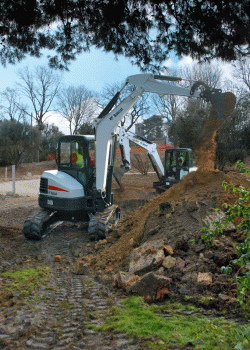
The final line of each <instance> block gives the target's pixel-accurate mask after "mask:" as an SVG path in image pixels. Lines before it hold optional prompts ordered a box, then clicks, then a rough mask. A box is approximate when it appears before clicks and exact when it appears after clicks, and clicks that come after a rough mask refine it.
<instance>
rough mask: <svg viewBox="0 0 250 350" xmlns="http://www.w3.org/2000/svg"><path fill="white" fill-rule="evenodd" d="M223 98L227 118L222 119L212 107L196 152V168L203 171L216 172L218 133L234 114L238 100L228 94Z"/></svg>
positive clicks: (231, 94)
mask: <svg viewBox="0 0 250 350" xmlns="http://www.w3.org/2000/svg"><path fill="white" fill-rule="evenodd" d="M223 97H224V100H223V107H224V116H225V118H221V117H220V116H219V114H218V112H217V111H216V109H215V107H214V106H212V108H211V111H210V114H209V116H208V118H207V121H206V124H205V127H204V129H203V131H202V134H201V137H200V139H199V141H198V147H197V149H196V152H195V157H196V166H197V167H198V168H200V169H201V170H203V171H212V170H214V160H215V152H216V141H215V137H216V133H217V131H218V130H219V128H220V127H221V126H222V124H223V123H224V122H225V120H226V119H227V118H228V117H229V116H230V115H231V114H232V112H233V110H234V107H235V102H236V98H235V95H234V94H233V93H231V92H226V93H224V94H223Z"/></svg>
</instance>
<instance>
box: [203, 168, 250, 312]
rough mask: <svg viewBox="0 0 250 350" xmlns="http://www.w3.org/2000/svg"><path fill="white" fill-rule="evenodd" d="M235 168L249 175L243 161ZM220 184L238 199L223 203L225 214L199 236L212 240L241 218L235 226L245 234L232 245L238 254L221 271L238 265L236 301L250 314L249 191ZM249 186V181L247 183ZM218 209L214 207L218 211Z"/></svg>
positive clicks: (224, 182)
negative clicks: (231, 202) (224, 228)
mask: <svg viewBox="0 0 250 350" xmlns="http://www.w3.org/2000/svg"><path fill="white" fill-rule="evenodd" d="M235 167H236V168H238V170H239V171H240V172H241V173H242V172H245V173H246V175H250V169H249V168H247V167H244V163H243V162H240V161H238V162H237V163H236V166H235ZM222 186H223V187H224V188H225V190H227V191H232V192H233V193H234V194H238V199H237V200H236V201H235V203H233V204H228V203H224V204H223V206H224V207H225V208H226V213H225V215H224V216H223V217H222V218H220V219H219V220H217V221H214V222H212V225H213V227H214V228H213V229H211V224H208V225H207V226H206V227H204V228H203V229H202V232H203V233H204V235H203V236H202V237H201V239H202V240H204V241H210V242H213V241H214V237H215V236H219V235H222V234H223V227H224V226H228V223H229V222H234V221H235V219H236V218H241V221H240V223H239V224H238V225H237V226H236V230H237V231H238V232H240V233H241V234H243V235H245V239H244V242H242V243H241V244H240V245H236V244H235V245H234V248H235V251H236V253H237V255H238V256H239V257H238V258H237V259H235V260H233V261H231V262H230V264H229V265H228V266H222V268H221V272H227V273H231V272H232V270H233V269H232V266H231V265H232V264H234V265H235V264H236V265H238V266H239V267H240V269H239V270H238V272H237V273H236V275H235V279H236V283H237V293H238V302H239V304H240V305H241V306H242V308H243V309H244V310H245V311H246V312H247V313H248V314H250V192H249V191H248V190H247V189H246V188H245V187H243V186H239V187H235V186H234V185H233V184H232V183H231V184H229V183H227V182H226V181H223V183H222ZM249 187H250V183H249ZM218 210H219V209H215V211H218Z"/></svg>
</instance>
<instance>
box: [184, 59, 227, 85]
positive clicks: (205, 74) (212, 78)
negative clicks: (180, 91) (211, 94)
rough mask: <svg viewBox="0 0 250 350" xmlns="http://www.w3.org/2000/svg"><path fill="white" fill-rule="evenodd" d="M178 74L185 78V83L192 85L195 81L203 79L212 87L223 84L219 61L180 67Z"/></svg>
mask: <svg viewBox="0 0 250 350" xmlns="http://www.w3.org/2000/svg"><path fill="white" fill-rule="evenodd" d="M178 74H179V76H180V77H182V78H184V79H185V80H184V81H183V83H184V85H185V86H187V87H190V86H191V85H192V84H193V82H194V81H202V82H203V83H205V84H207V85H208V86H210V87H212V88H220V87H221V85H222V68H221V67H220V65H219V62H215V63H209V62H205V63H191V64H186V65H184V66H182V67H180V68H179V70H178Z"/></svg>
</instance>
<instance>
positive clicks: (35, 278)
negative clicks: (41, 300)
mask: <svg viewBox="0 0 250 350" xmlns="http://www.w3.org/2000/svg"><path fill="white" fill-rule="evenodd" d="M49 274H50V268H49V267H47V266H40V267H37V268H35V269H32V268H22V269H16V270H12V271H5V272H2V273H1V274H0V275H1V276H2V277H3V278H4V279H3V282H4V283H3V286H4V288H3V292H5V293H9V294H11V293H12V294H14V293H19V296H21V297H22V296H24V297H25V296H29V295H31V294H32V293H33V292H34V290H35V289H36V288H37V287H38V286H39V285H41V284H45V283H46V282H47V280H48V277H49Z"/></svg>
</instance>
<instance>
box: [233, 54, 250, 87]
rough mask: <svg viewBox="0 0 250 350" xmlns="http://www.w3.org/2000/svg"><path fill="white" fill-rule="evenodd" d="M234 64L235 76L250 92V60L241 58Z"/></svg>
mask: <svg viewBox="0 0 250 350" xmlns="http://www.w3.org/2000/svg"><path fill="white" fill-rule="evenodd" d="M232 66H233V67H234V72H233V76H234V78H236V79H237V80H239V81H241V82H242V83H243V84H244V85H245V87H246V88H247V90H248V92H250V60H249V59H246V58H244V59H243V58H241V59H239V60H237V61H236V63H234V64H232Z"/></svg>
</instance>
